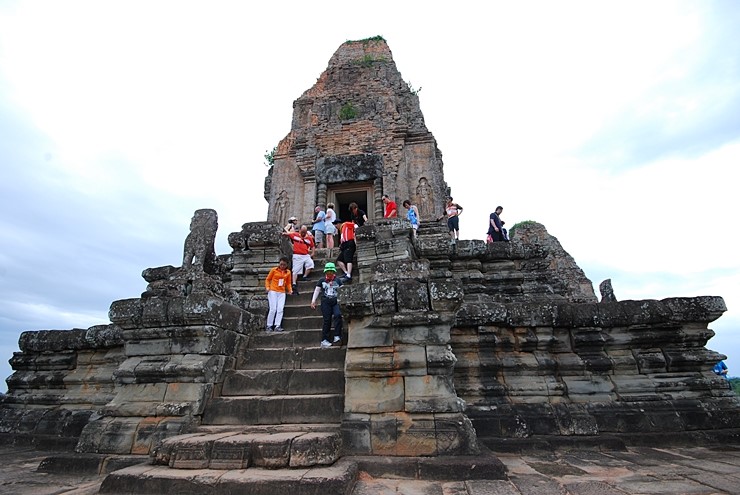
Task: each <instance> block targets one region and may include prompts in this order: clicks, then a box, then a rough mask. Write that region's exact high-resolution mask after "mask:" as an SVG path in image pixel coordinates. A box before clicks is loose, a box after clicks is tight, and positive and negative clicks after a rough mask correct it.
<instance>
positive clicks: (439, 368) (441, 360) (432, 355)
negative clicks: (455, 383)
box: [426, 345, 457, 375]
mask: <svg viewBox="0 0 740 495" xmlns="http://www.w3.org/2000/svg"><path fill="white" fill-rule="evenodd" d="M426 357H427V369H428V370H429V374H430V375H447V374H450V375H451V374H452V371H453V368H454V366H455V363H457V358H456V357H455V354H454V353H453V352H452V347H450V346H449V345H428V346H427V347H426Z"/></svg>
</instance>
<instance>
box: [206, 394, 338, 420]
mask: <svg viewBox="0 0 740 495" xmlns="http://www.w3.org/2000/svg"><path fill="white" fill-rule="evenodd" d="M343 410H344V393H341V394H313V395H273V396H254V397H250V396H231V397H217V398H214V399H211V400H210V401H209V402H208V404H207V405H206V407H205V411H204V412H203V423H204V424H207V425H276V424H288V423H337V422H339V421H340V420H341V417H342V412H343Z"/></svg>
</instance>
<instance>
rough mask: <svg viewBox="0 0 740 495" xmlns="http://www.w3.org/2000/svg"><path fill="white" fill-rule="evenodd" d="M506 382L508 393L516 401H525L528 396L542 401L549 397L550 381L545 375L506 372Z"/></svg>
mask: <svg viewBox="0 0 740 495" xmlns="http://www.w3.org/2000/svg"><path fill="white" fill-rule="evenodd" d="M504 382H505V385H506V389H507V391H508V394H509V395H510V396H511V397H512V398H515V399H514V400H516V401H523V400H525V398H526V397H535V398H538V400H542V401H544V400H546V398H547V393H548V383H547V379H546V377H544V376H537V375H534V374H520V375H511V374H504Z"/></svg>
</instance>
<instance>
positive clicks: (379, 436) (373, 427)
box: [370, 414, 398, 455]
mask: <svg viewBox="0 0 740 495" xmlns="http://www.w3.org/2000/svg"><path fill="white" fill-rule="evenodd" d="M396 422H397V419H396V414H374V415H372V417H371V419H370V435H371V438H370V442H371V445H372V447H371V449H372V453H373V455H395V453H396V447H397V445H398V426H397V424H396Z"/></svg>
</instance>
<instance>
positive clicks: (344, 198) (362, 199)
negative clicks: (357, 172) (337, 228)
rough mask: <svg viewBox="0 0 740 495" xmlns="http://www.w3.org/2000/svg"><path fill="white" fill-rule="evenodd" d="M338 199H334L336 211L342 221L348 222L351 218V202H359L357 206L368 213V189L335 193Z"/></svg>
mask: <svg viewBox="0 0 740 495" xmlns="http://www.w3.org/2000/svg"><path fill="white" fill-rule="evenodd" d="M335 198H336V201H334V206H335V207H336V208H335V212H336V214H337V218H338V219H339V220H341V221H342V222H346V221H348V220H349V219H350V216H349V204H350V203H357V206H358V207H359V208H360V209H361V210H362V211H364V212H365V213H367V190H364V189H363V190H360V191H347V192H337V193H335ZM369 218H370V215H368V219H369Z"/></svg>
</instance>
